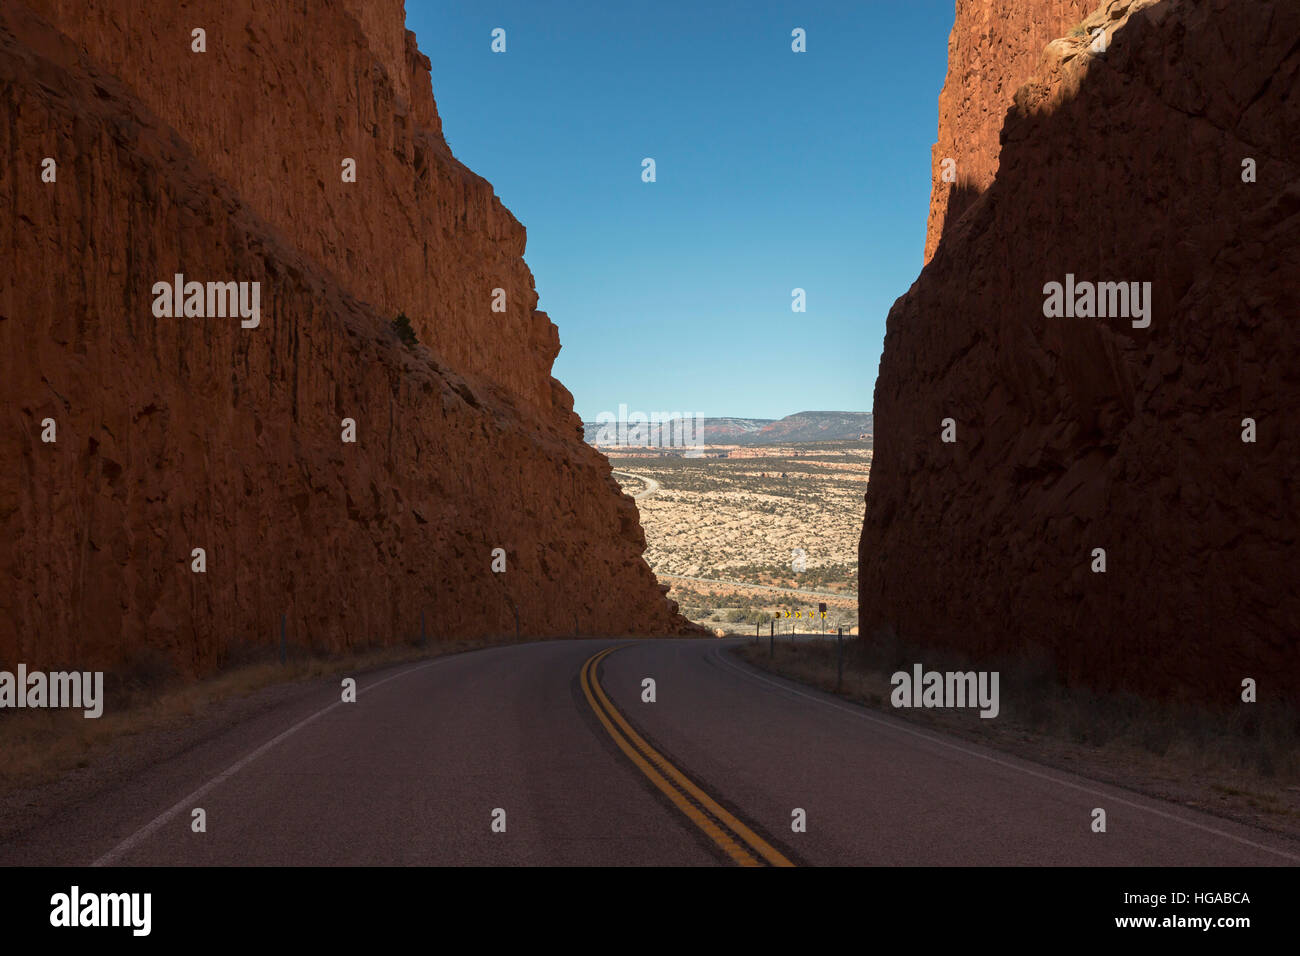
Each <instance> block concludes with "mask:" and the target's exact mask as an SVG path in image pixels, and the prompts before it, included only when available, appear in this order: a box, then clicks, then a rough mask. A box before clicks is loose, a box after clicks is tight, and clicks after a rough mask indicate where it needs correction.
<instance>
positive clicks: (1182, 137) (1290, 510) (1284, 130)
mask: <svg viewBox="0 0 1300 956" xmlns="http://www.w3.org/2000/svg"><path fill="white" fill-rule="evenodd" d="M1012 7H1016V8H1038V9H1039V11H1040V13H1041V16H1039V17H1037V20H1036V22H1051V19H1052V18H1056V19H1057V20H1059V19H1060V15H1061V5H1060V4H1056V3H1045V2H1044V3H1037V2H1030V3H1015V4H1009V3H1006V2H992V3H991V2H990V0H959V3H958V16H957V23H958V24H959V25H960V24H963V23H967V24H968V23H970V22H972V21H980V22H988V23H989V24H990V27H989V29H993V26H992V25H993V24H995V23H997V22H999V21H1000V20H1001V19H1002V17H1003V14H1007V13H1008V12H1009V10H1010V8H1012ZM1066 19H1068V17H1067V18H1066ZM1084 27H1085V29H1084V30H1083V31H1079V32H1078V35H1076V36H1070V37H1064V38H1061V39H1058V40H1055V41H1053V42H1051V43H1050V44H1048V45H1047V46H1046V48H1045V49H1039V50H1037V54H1036V55H1037V58H1038V67H1037V69H1036V71H1035V72H1034V74H1033V76H1032V77H1030V78H1028V79H1027V81H1026V82H1025V83H1024V84H1023V85H1022V86H1021V87H1020V89H1019V90H1018V91H1017V92H1016V94H1015V98H1014V104H1013V106H1012V107H1011V109H1010V110H1009V111H1008V112H1007V113H1006V116H1005V121H1004V123H1003V125H1002V129H1001V135H1000V148H999V151H998V152H997V154H996V155H985V156H984V157H983V159H982V162H983V166H982V167H981V168H984V169H996V175H995V176H994V177H993V178H992V179H991V181H990V182H989V184H988V186H987V188H986V189H984V190H983V192H982V194H981V195H980V196H979V197H978V198H976V199H974V201H973V203H972V204H971V205H970V206H969V208H967V209H966V210H965V211H964V213H962V214H961V215H960V216H958V217H956V218H953V217H951V216H950V217H948V221H947V225H946V226H945V228H944V230H943V236H942V239H941V240H940V242H939V243H938V246H937V249H936V250H935V252H934V256H933V258H932V259H931V261H930V262H929V264H928V265H927V266H926V267H925V269H924V270H923V272H922V273H921V275H920V277H919V278H918V279H917V281H916V282H915V284H914V285H913V286H912V288H911V289H910V290H909V291H908V292H907V294H906V295H904V296H903V297H902V298H900V299H899V300H898V301H897V302H896V303H895V305H894V307H893V309H892V310H891V311H890V314H889V319H888V326H887V333H886V340H885V346H884V353H883V357H882V360H881V366H880V374H879V378H878V380H877V384H876V392H875V409H874V411H875V459H874V462H873V467H872V472H871V484H870V489H869V491H868V496H867V507H866V518H865V524H864V528H863V534H862V543H861V552H860V560H861V585H860V595H859V596H860V613H861V615H862V619H863V624H864V626H865V627H866V630H865V631H864V633H872V629H877V630H879V629H881V628H885V627H892V628H894V629H895V630H896V631H897V632H898V633H899V634H900V635H901V636H902V637H903V638H905V639H908V638H910V639H913V640H916V641H919V642H921V643H928V644H931V645H935V646H945V647H954V648H962V649H966V650H968V651H970V652H972V653H974V654H975V655H976V656H982V657H984V658H985V659H990V660H991V659H994V658H995V657H997V656H998V655H1002V654H1008V655H1019V654H1024V653H1026V652H1028V651H1034V650H1035V649H1039V650H1040V651H1041V650H1045V651H1046V652H1047V654H1048V655H1049V656H1050V657H1051V659H1053V660H1054V661H1055V664H1056V666H1057V669H1058V672H1059V673H1060V674H1061V675H1062V676H1063V677H1064V678H1065V679H1066V680H1068V681H1070V682H1075V683H1083V684H1087V685H1091V686H1096V687H1103V688H1105V687H1126V688H1132V689H1136V690H1140V691H1144V692H1148V693H1153V694H1160V695H1167V696H1182V697H1187V698H1189V699H1200V700H1210V701H1220V702H1223V703H1225V704H1226V703H1229V702H1231V701H1234V700H1236V699H1237V696H1236V695H1238V694H1239V693H1240V690H1241V681H1242V680H1243V679H1244V678H1247V677H1251V678H1254V679H1256V680H1257V681H1259V686H1260V689H1261V691H1260V692H1261V699H1263V697H1264V695H1265V694H1268V695H1269V696H1271V697H1273V698H1274V699H1275V698H1276V697H1278V696H1285V697H1289V698H1291V699H1292V700H1295V699H1296V697H1297V695H1298V694H1300V691H1298V688H1300V652H1298V650H1300V649H1298V648H1297V636H1298V635H1297V628H1298V627H1300V589H1297V588H1296V587H1295V566H1296V557H1297V517H1296V516H1297V513H1300V494H1297V491H1298V488H1297V481H1298V480H1300V479H1298V478H1297V465H1298V464H1300V444H1298V438H1297V433H1296V424H1297V414H1296V410H1297V408H1300V323H1297V321H1296V318H1297V315H1300V291H1298V289H1300V281H1298V280H1297V276H1300V165H1298V163H1297V157H1296V152H1295V144H1296V143H1297V142H1300V100H1298V99H1297V89H1298V88H1300V82H1298V81H1300V5H1297V4H1295V3H1292V2H1282V0H1277V2H1274V0H1261V2H1258V3H1249V4H1242V3H1235V2H1231V0H1198V2H1193V0H1181V2H1180V0H1162V2H1151V0H1136V2H1126V0H1112V2H1109V3H1105V4H1102V6H1101V7H1100V8H1099V9H1097V10H1095V11H1094V12H1093V13H1092V14H1090V15H1089V16H1088V18H1087V20H1086V21H1085V24H1084ZM1097 27H1103V28H1104V29H1105V31H1106V38H1107V42H1108V47H1107V48H1106V49H1105V51H1104V52H1092V51H1090V49H1089V46H1090V44H1089V36H1088V33H1089V32H1090V31H1091V30H1092V29H1095V28H1097ZM1031 39H1032V40H1034V42H1036V39H1037V38H1036V36H1035V37H1029V36H1028V35H1026V41H1027V42H1028V41H1029V40H1031ZM961 48H962V47H961V45H960V44H959V43H958V40H957V37H956V36H954V45H953V49H954V50H955V51H957V55H958V62H952V63H950V64H949V79H948V85H947V87H945V96H949V97H951V96H953V95H955V94H956V91H958V90H960V89H966V90H967V91H968V95H969V96H970V97H971V98H972V100H974V101H976V102H972V103H969V104H965V105H964V106H963V108H962V110H961V111H959V112H962V113H965V114H967V115H974V114H976V113H979V112H980V111H982V110H989V109H993V108H994V107H995V106H996V102H994V101H995V100H996V98H997V97H996V95H995V93H994V91H995V90H996V86H997V84H996V83H993V84H989V83H985V82H982V80H981V78H980V77H978V76H976V77H972V76H971V73H970V69H971V68H970V64H968V63H965V62H960V50H961ZM1023 53H1024V51H1021V54H1023ZM1021 54H1018V55H1021ZM1000 75H1001V74H1000V73H999V76H1000ZM950 91H952V92H950ZM981 99H983V100H984V102H978V101H980V100H981ZM944 115H953V114H952V112H951V111H950V112H949V113H947V114H944ZM954 135H959V134H955V133H954V131H953V130H952V129H945V128H941V130H940V134H939V140H940V143H943V142H945V141H947V140H948V139H951V138H952V137H953V136H954ZM1246 160H1253V161H1254V165H1255V181H1254V182H1247V181H1243V178H1244V176H1245V173H1246V169H1245V166H1244V165H1243V164H1244V163H1245V162H1246ZM1067 274H1071V275H1073V276H1075V277H1076V279H1077V280H1079V281H1091V282H1101V281H1115V282H1119V281H1125V282H1138V281H1140V282H1150V283H1151V305H1152V308H1151V314H1150V326H1149V327H1148V328H1135V327H1134V326H1133V321H1132V319H1131V318H1126V317H1120V318H1113V317H1112V318H1100V319H1099V318H1048V317H1045V314H1044V302H1045V298H1046V296H1045V294H1044V293H1045V286H1046V284H1047V283H1050V282H1060V283H1064V282H1065V281H1066V276H1067ZM948 418H951V419H953V420H954V423H955V428H956V441H955V442H954V443H944V442H943V441H941V429H942V422H943V420H944V419H948ZM1247 418H1250V419H1253V420H1254V422H1255V423H1256V429H1257V440H1256V441H1255V442H1254V443H1246V442H1244V441H1243V433H1244V428H1243V420H1244V419H1247ZM1097 548H1102V549H1105V552H1106V570H1105V573H1094V571H1093V570H1092V567H1093V563H1094V561H1095V558H1094V557H1093V552H1094V549H1097Z"/></svg>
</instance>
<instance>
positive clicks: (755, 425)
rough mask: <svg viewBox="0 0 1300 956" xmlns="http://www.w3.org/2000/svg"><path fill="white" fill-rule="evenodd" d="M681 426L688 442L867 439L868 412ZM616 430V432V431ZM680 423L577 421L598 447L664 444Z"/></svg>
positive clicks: (799, 414)
mask: <svg viewBox="0 0 1300 956" xmlns="http://www.w3.org/2000/svg"><path fill="white" fill-rule="evenodd" d="M692 422H693V424H692V425H690V426H687V434H688V436H689V438H690V439H691V440H690V441H689V442H687V443H686V444H690V445H788V444H795V443H800V442H818V441H869V440H870V439H871V434H872V419H871V413H870V412H796V413H795V414H793V415H787V416H785V418H779V419H773V418H701V419H698V420H692ZM620 429H621V430H620ZM681 429H682V426H681V424H680V423H678V424H675V425H674V424H669V423H661V422H652V423H651V424H649V425H646V424H642V423H639V422H635V421H634V422H632V423H627V422H624V423H622V424H621V425H620V423H618V422H583V425H582V433H583V439H584V440H585V441H586V442H587V443H588V444H590V445H595V446H596V447H598V448H608V447H615V446H630V447H645V446H652V447H661V448H668V447H673V446H674V445H678V446H680V445H681V444H683V443H682V442H680V441H675V440H674V439H675V436H676V435H678V434H680V433H681Z"/></svg>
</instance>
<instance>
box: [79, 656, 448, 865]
mask: <svg viewBox="0 0 1300 956" xmlns="http://www.w3.org/2000/svg"><path fill="white" fill-rule="evenodd" d="M453 656H455V655H448V656H446V657H439V658H438V659H436V660H432V661H425V662H424V663H422V664H417V665H415V666H414V667H409V668H407V669H406V670H403V671H398V672H397V673H396V674H393V675H392V676H390V677H385V678H384V679H383V680H381V681H376V682H375V683H373V684H367V685H365V686H364V687H360V688H358V694H359V693H360V692H361V691H369V690H373V689H374V688H376V687H379V686H381V685H383V684H387V683H388V682H389V681H390V680H397V678H399V677H405V676H406V675H407V674H414V673H415V672H416V671H419V670H423V669H424V668H426V667H432V666H433V665H434V664H441V663H442V662H443V661H447V660H451V659H452V657H453ZM342 706H343V701H342V700H337V701H335V702H334V703H332V704H330V705H329V706H328V707H325V708H323V709H321V710H318V711H316V713H314V714H312V715H311V716H310V717H304V718H303V719H302V720H300V721H298V723H296V724H294V725H293V726H292V727H290V728H289V729H288V730H286V731H284V732H283V733H281V734H278V735H277V736H275V737H272V738H271V739H270V740H268V741H267V742H266V743H264V744H262V746H260V747H258V748H257V749H256V750H254V751H252V752H251V753H248V754H245V755H244V756H243V757H241V758H240V759H239V760H237V761H235V762H234V763H233V764H231V765H230V766H229V767H227V768H226V769H225V770H223V771H222V772H221V773H219V774H217V775H216V776H215V777H213V778H212V779H211V780H209V781H208V782H207V783H205V784H204V785H203V786H201V787H199V789H197V790H195V791H194V792H193V793H191V794H188V795H187V796H185V797H184V798H182V799H181V800H179V801H178V802H177V803H175V804H173V805H172V806H171V807H170V808H168V809H166V810H164V811H163V812H162V813H160V814H158V816H156V817H154V818H153V819H152V820H150V821H149V822H148V823H146V824H145V825H144V826H142V827H141V828H140V829H139V830H136V831H135V833H133V834H131V835H130V836H129V837H127V838H126V839H125V840H123V841H122V842H121V843H119V844H118V845H117V846H115V847H113V849H111V850H109V851H108V852H107V853H105V854H104V855H103V856H101V857H100V858H99V859H98V860H96V861H95V862H94V863H92V864H90V865H91V866H92V867H97V866H108V865H109V864H110V863H112V862H113V861H114V860H116V859H117V858H118V857H120V856H122V855H123V854H125V853H128V852H129V851H130V850H132V849H133V848H134V847H136V846H137V845H139V844H140V843H141V842H143V841H144V840H147V839H148V838H149V837H151V836H153V835H154V834H155V833H157V832H158V830H159V829H161V828H162V826H163V825H164V824H166V823H167V822H168V821H169V820H171V819H173V818H174V817H176V816H177V815H178V814H180V813H181V812H183V811H184V810H186V809H187V808H191V807H193V806H194V803H195V801H197V800H198V799H199V798H200V797H202V796H203V795H204V794H205V793H207V792H208V791H210V790H212V789H213V788H214V787H217V786H219V785H220V784H222V783H223V782H225V781H226V780H229V779H230V778H231V777H233V776H234V775H235V774H237V773H239V771H241V770H243V769H244V768H245V767H247V766H248V765H249V764H250V763H252V762H253V761H254V760H256V759H257V758H258V757H260V756H262V754H264V753H266V752H267V751H268V750H270V749H271V748H272V747H274V746H275V745H276V744H278V743H281V742H282V741H284V740H286V739H288V738H289V737H290V736H292V735H293V734H295V733H297V732H298V731H300V730H302V728H304V727H306V726H307V725H308V724H310V723H311V722H312V721H314V720H316V719H317V718H320V717H324V716H325V715H326V714H328V713H329V712H330V711H331V710H333V709H334V708H335V707H342Z"/></svg>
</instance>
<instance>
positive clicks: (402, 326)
mask: <svg viewBox="0 0 1300 956" xmlns="http://www.w3.org/2000/svg"><path fill="white" fill-rule="evenodd" d="M393 331H394V332H396V333H397V337H398V338H399V339H401V340H402V344H403V345H405V346H406V347H407V348H408V349H409V348H411V347H412V346H414V345H418V344H419V342H420V340H419V339H418V338H416V337H415V329H413V328H411V320H410V319H408V318H407V317H406V313H405V312H399V313H397V318H395V319H393Z"/></svg>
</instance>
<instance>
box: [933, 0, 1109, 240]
mask: <svg viewBox="0 0 1300 956" xmlns="http://www.w3.org/2000/svg"><path fill="white" fill-rule="evenodd" d="M1096 6H1097V0H1032V2H1024V0H989V2H986V3H965V2H959V3H958V4H957V10H956V16H955V18H954V20H953V25H952V34H951V35H950V36H949V38H948V77H947V80H946V81H945V82H944V85H943V91H942V92H941V93H940V94H939V137H938V139H937V140H936V141H935V144H934V146H933V148H932V149H931V150H930V155H931V160H932V162H931V168H932V169H935V170H941V169H942V166H943V163H944V161H945V160H952V166H951V171H952V174H951V176H949V177H944V176H942V175H936V176H935V177H934V184H933V186H932V187H931V193H930V217H929V221H928V223H927V224H926V230H925V261H926V262H929V261H930V257H931V256H933V255H934V250H935V247H936V246H938V245H939V237H940V236H941V235H942V234H943V228H944V224H945V223H946V222H948V221H950V220H952V221H955V220H957V219H959V218H960V217H961V214H962V213H963V212H964V211H965V210H966V209H967V208H968V207H969V206H970V204H971V202H973V201H974V200H975V199H976V198H977V197H978V196H979V194H980V193H982V192H983V191H984V190H986V189H988V188H989V184H990V183H992V182H993V177H994V175H996V173H997V171H998V136H999V135H1000V134H1001V132H1002V120H1003V118H1004V117H1005V116H1006V113H1007V107H1009V106H1010V105H1011V98H1012V97H1013V96H1014V95H1015V93H1016V90H1018V89H1019V88H1020V85H1021V84H1022V83H1024V82H1025V81H1026V80H1027V79H1029V77H1031V76H1032V75H1033V73H1034V69H1035V68H1036V67H1037V66H1038V61H1039V59H1040V58H1041V57H1042V54H1043V47H1045V46H1047V44H1048V43H1049V42H1050V41H1052V40H1054V39H1056V38H1057V37H1059V36H1064V35H1065V34H1066V33H1067V32H1068V31H1070V30H1071V29H1073V28H1074V27H1075V26H1076V25H1077V24H1079V23H1080V22H1081V21H1082V20H1083V18H1084V17H1085V16H1087V14H1089V13H1091V12H1092V10H1093V9H1094V8H1095V7H1096Z"/></svg>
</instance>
